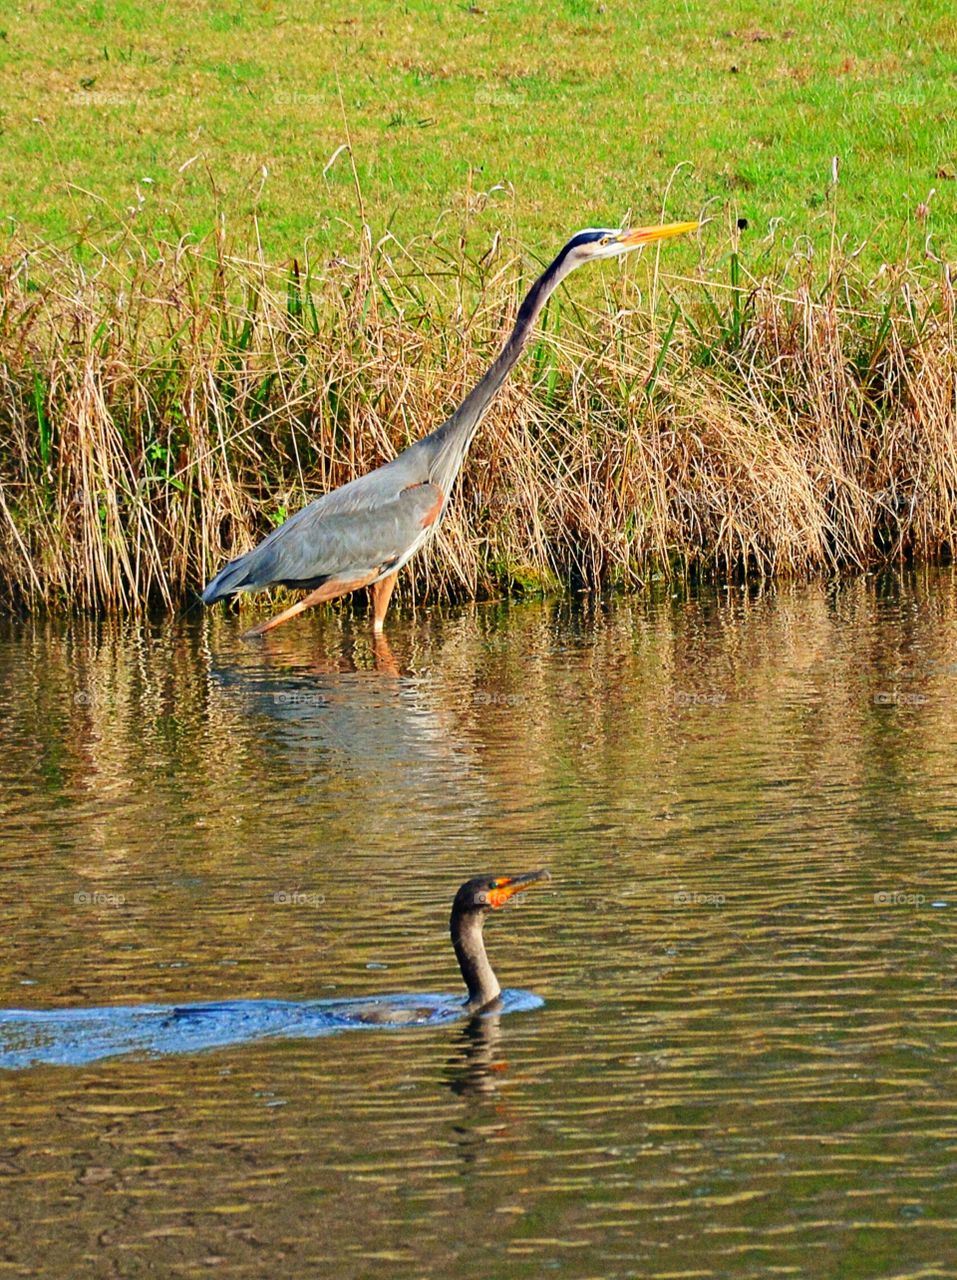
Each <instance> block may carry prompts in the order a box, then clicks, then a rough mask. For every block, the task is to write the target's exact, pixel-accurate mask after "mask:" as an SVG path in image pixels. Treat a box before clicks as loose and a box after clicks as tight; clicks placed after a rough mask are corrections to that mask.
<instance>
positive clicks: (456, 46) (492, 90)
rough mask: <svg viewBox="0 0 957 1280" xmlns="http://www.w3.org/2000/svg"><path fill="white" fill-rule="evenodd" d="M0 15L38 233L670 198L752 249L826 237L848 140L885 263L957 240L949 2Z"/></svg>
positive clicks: (102, 8) (845, 227) (29, 207)
mask: <svg viewBox="0 0 957 1280" xmlns="http://www.w3.org/2000/svg"><path fill="white" fill-rule="evenodd" d="M0 29H2V33H3V34H2V38H0V84H2V88H0V129H2V145H0V187H2V190H3V192H4V198H3V213H4V214H5V216H6V218H7V226H8V228H10V229H11V230H16V232H17V238H18V240H19V241H21V242H22V241H24V240H26V241H30V240H31V239H36V238H50V237H52V238H61V239H62V240H64V241H68V240H69V239H70V238H71V237H72V236H73V235H74V234H75V232H76V229H77V228H79V227H83V226H84V225H87V224H89V225H91V226H93V227H99V226H102V227H104V228H106V227H108V226H109V225H111V224H112V223H114V222H115V220H116V217H117V216H118V215H120V216H126V212H127V210H129V209H130V208H136V207H139V208H140V210H141V212H140V213H139V214H138V217H139V218H140V219H141V220H142V221H143V222H148V223H149V224H150V225H151V226H153V227H154V228H155V229H158V230H160V231H161V232H164V231H169V230H172V231H175V232H187V231H188V232H192V233H196V234H202V233H204V232H206V231H208V230H209V229H210V227H211V225H212V223H213V220H214V218H215V216H216V214H217V212H218V211H219V210H223V211H225V214H226V218H227V221H229V222H234V223H240V224H241V223H246V222H248V220H249V215H250V213H251V212H256V213H257V214H258V222H259V229H260V235H261V237H262V243H263V249H264V251H265V253H266V256H267V257H269V258H272V259H273V260H280V259H283V258H286V257H289V256H291V255H293V254H300V255H301V254H302V249H303V244H304V243H305V242H306V241H307V240H311V241H313V242H314V243H315V244H316V245H317V246H318V247H319V249H320V250H322V251H325V252H328V251H330V250H331V249H332V247H333V246H334V245H336V244H337V243H338V241H339V240H340V238H341V237H342V228H341V223H340V221H339V220H340V219H344V220H346V221H348V222H349V223H350V224H351V225H355V223H356V222H357V221H359V220H360V218H361V217H362V216H364V217H365V219H366V220H367V221H368V222H369V224H370V225H371V227H372V231H373V235H374V236H375V237H378V236H380V235H381V234H383V233H384V232H385V231H386V229H392V230H393V231H394V232H395V233H396V234H397V236H398V237H399V238H400V239H401V240H403V241H405V240H408V239H409V238H411V237H414V236H420V235H422V234H427V233H429V232H430V231H431V230H432V228H433V226H434V224H435V221H436V219H437V218H439V217H440V216H441V215H442V213H443V211H445V210H448V209H452V210H453V212H454V215H455V217H456V219H457V220H463V218H464V220H465V221H466V222H470V223H471V225H472V226H475V225H476V223H477V224H478V229H483V228H486V227H487V228H488V230H489V232H491V229H492V228H497V227H500V226H502V225H506V226H507V227H508V229H509V230H510V231H512V232H513V233H514V234H515V236H516V237H517V238H518V239H519V240H521V241H522V242H524V243H526V244H529V245H540V246H541V248H542V253H543V254H548V253H549V252H550V251H551V250H553V249H554V248H555V247H556V246H557V245H558V243H559V242H561V241H562V240H563V239H564V238H565V236H566V234H567V233H568V232H569V231H572V230H574V229H576V228H577V227H578V226H581V225H594V224H618V223H620V222H622V221H624V220H625V219H627V218H631V219H635V220H647V219H655V218H657V217H658V215H659V213H660V212H661V211H662V208H663V207H664V208H665V209H666V214H667V216H669V217H681V218H684V217H688V216H694V215H696V214H697V213H698V212H699V211H700V210H702V209H703V208H707V209H708V210H709V211H710V212H711V213H712V214H715V215H719V216H721V217H722V220H723V219H725V218H727V217H728V216H731V217H735V218H737V217H742V218H747V219H748V222H749V230H748V231H747V233H746V239H747V240H750V242H751V246H752V247H751V248H750V249H749V250H748V251H749V252H750V253H751V255H752V258H753V257H754V256H755V255H757V254H759V253H760V250H761V248H762V247H765V242H766V238H767V237H768V236H769V235H772V234H773V235H774V237H775V238H776V241H777V243H778V245H779V246H780V248H781V249H782V250H783V251H784V252H788V251H790V250H791V249H792V248H793V246H794V244H795V242H799V241H801V239H802V238H803V237H808V238H809V243H810V244H812V245H817V246H820V247H823V246H824V245H825V243H826V241H827V240H828V238H829V236H830V234H831V220H830V215H829V198H830V195H832V194H833V193H832V192H829V186H830V182H831V170H832V157H833V156H835V155H837V156H839V157H840V160H841V167H840V187H839V192H838V201H839V209H840V222H839V226H840V233H841V234H842V235H843V236H846V237H847V239H848V244H849V245H850V246H851V247H852V248H856V247H857V246H858V245H859V244H861V243H862V242H865V241H866V242H867V247H866V248H865V249H864V251H863V260H865V261H873V262H874V263H875V264H876V263H878V262H879V261H880V260H882V259H888V260H899V259H901V258H904V257H913V256H915V255H917V254H919V253H920V252H922V249H923V245H924V240H925V237H926V235H927V234H928V233H930V234H931V235H932V237H933V239H932V242H931V243H932V247H933V249H934V251H935V252H937V253H939V254H941V255H942V256H943V257H945V258H948V257H952V256H954V254H955V253H957V229H955V228H957V222H955V211H957V210H955V194H957V180H955V179H957V122H955V113H954V112H953V101H954V92H955V84H957V16H955V14H954V9H953V5H952V3H951V0H921V3H919V4H918V3H916V2H915V0H910V2H909V3H898V4H894V5H889V6H883V5H877V4H862V3H855V4H853V5H852V4H845V3H837V4H828V5H825V4H821V3H809V2H807V0H800V2H792V3H790V4H787V3H786V4H769V3H750V4H749V3H742V2H741V0H721V2H720V3H719V2H718V0H704V2H702V0H695V2H694V3H692V2H691V0H678V3H674V4H669V5H652V4H621V3H610V2H605V3H595V2H594V0H564V2H563V3H561V2H559V3H556V2H555V0H550V2H549V3H545V2H544V0H542V2H534V0H509V3H508V4H505V3H504V2H503V0H477V3H476V4H473V5H471V6H470V5H469V4H464V3H463V4H451V5H450V4H443V5H437V4H427V3H424V2H423V0H413V2H411V3H406V4H401V3H394V2H393V0H369V2H366V3H363V4H362V5H361V6H358V7H351V6H343V5H341V4H326V3H316V2H315V0H299V3H296V4H289V5H286V4H280V3H275V2H273V0H260V2H259V3H238V2H236V0H234V2H233V3H226V4H223V3H221V2H217V3H212V2H211V3H201V2H192V3H185V2H183V0H180V2H178V3H170V4H164V5H149V4H145V3H142V4H140V3H130V2H126V3H124V2H119V0H93V2H92V3H83V2H82V0H81V3H79V4H77V5H76V6H64V5H60V4H55V3H52V2H51V0H47V2H46V3H44V2H43V0H38V2H37V3H30V4H27V3H25V2H21V3H10V2H9V0H5V2H4V3H3V4H2V5H0ZM340 85H341V99H342V102H341V105H340V94H339V86H340ZM347 128H348V131H349V135H350V136H351V139H352V143H353V148H354V155H355V161H356V167H357V171H358V178H359V186H360V188H361V191H362V200H363V209H362V211H361V213H360V210H359V209H358V208H357V196H356V190H355V183H354V179H353V174H352V172H351V169H350V166H349V163H348V158H347V157H346V156H345V155H342V156H340V158H339V160H338V161H337V162H336V163H335V164H334V165H333V166H332V167H331V168H330V169H329V170H328V171H327V172H326V173H325V176H324V172H323V171H324V167H325V166H326V164H327V162H328V160H329V158H330V157H331V156H332V154H333V152H334V151H335V150H336V148H337V147H339V146H340V145H341V144H342V143H343V141H344V140H345V138H346V129H347ZM190 161H192V163H191V164H189V163H188V162H190ZM184 165H188V167H186V168H185V169H184V168H183V166H184ZM679 166H680V168H679ZM146 179H149V181H146ZM931 189H936V193H935V195H934V197H933V198H932V199H931V200H930V201H929V209H928V211H927V213H926V216H925V215H924V211H922V210H920V209H919V206H920V205H921V203H922V202H923V203H927V200H928V195H929V192H930V191H931ZM486 192H491V193H492V194H491V195H489V196H488V197H487V198H486V197H485V196H484V195H483V194H482V193H486ZM174 209H175V211H176V213H175V225H172V219H173V214H172V212H171V211H172V210H174ZM164 224H171V225H168V226H167V225H164ZM346 239H347V240H350V241H351V238H350V237H346ZM746 247H747V246H746ZM678 252H679V254H680V253H681V252H682V251H678ZM683 252H685V253H690V250H684V251H683ZM677 260H681V261H684V262H687V261H688V260H689V259H688V258H687V257H686V258H684V259H680V258H679V259H677Z"/></svg>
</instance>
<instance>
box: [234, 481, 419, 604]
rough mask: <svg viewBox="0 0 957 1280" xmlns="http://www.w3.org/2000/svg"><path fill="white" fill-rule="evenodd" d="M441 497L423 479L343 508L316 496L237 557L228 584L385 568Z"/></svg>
mask: <svg viewBox="0 0 957 1280" xmlns="http://www.w3.org/2000/svg"><path fill="white" fill-rule="evenodd" d="M342 492H343V491H342V490H339V491H337V493H336V495H335V496H336V497H337V498H338V497H340V495H341V494H342ZM331 496H332V495H330V497H331ZM358 497H359V495H358V494H356V495H354V498H356V499H357V498H358ZM442 502H443V495H442V493H441V491H440V490H439V489H438V487H437V486H436V485H434V484H428V483H426V484H415V485H410V486H409V487H407V488H405V489H402V490H400V491H399V493H398V494H396V495H394V496H393V497H391V498H386V499H385V500H384V501H378V502H373V503H367V504H362V503H361V502H359V501H354V503H349V504H348V506H347V507H346V509H342V508H343V505H345V504H340V503H336V504H334V505H333V504H328V503H327V502H326V501H325V500H324V499H322V498H320V499H319V500H318V501H317V502H314V503H311V504H310V505H309V506H308V507H305V508H304V509H303V510H302V511H300V512H298V513H297V514H296V515H295V516H293V517H292V519H291V520H287V521H286V523H285V524H284V525H282V526H280V528H278V529H276V530H275V532H273V533H271V534H270V535H269V537H268V538H266V540H265V541H264V542H262V543H260V545H259V546H258V547H256V548H254V549H253V550H252V551H250V552H249V553H248V555H246V556H244V557H243V561H244V562H245V563H244V564H243V570H244V572H243V573H242V581H241V582H240V581H238V580H235V581H234V584H233V590H242V589H247V590H248V589H250V588H253V589H255V588H256V587H264V586H268V585H269V584H270V583H278V582H283V583H287V584H289V585H294V584H300V583H301V584H306V583H312V582H315V581H317V580H321V579H326V578H339V577H358V576H364V575H366V574H368V573H369V572H370V571H371V570H379V569H383V568H388V567H390V566H391V565H393V564H396V563H398V562H400V561H402V560H403V559H404V558H406V557H407V556H408V554H409V552H410V550H411V549H413V548H414V547H416V546H418V544H419V543H420V542H421V541H422V540H423V538H424V537H425V535H426V533H427V532H428V529H429V528H430V526H431V525H432V524H433V523H434V521H435V520H436V519H437V518H438V516H439V514H440V512H441V509H442ZM349 506H351V507H352V509H351V510H350V509H348V507H349ZM330 507H331V508H332V509H330ZM237 567H238V562H237Z"/></svg>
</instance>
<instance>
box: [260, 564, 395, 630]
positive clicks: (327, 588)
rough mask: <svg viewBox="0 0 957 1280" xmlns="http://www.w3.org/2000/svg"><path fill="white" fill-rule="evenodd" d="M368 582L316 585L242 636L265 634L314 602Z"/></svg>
mask: <svg viewBox="0 0 957 1280" xmlns="http://www.w3.org/2000/svg"><path fill="white" fill-rule="evenodd" d="M371 576H372V575H370V577H371ZM368 582H369V578H358V579H356V580H355V581H354V582H341V581H340V582H324V583H323V584H322V586H321V587H317V588H316V590H315V591H310V592H309V594H308V595H307V596H303V598H302V599H301V600H297V601H296V603H295V604H293V605H290V606H289V608H288V609H284V610H283V611H282V613H277V614H276V616H275V617H274V618H267V619H266V621H265V622H257V624H256V625H255V626H254V627H250V628H249V630H248V631H244V632H243V637H242V638H243V639H244V640H249V639H251V638H252V637H254V636H262V635H265V634H266V632H267V631H272V629H273V627H278V626H280V625H281V624H282V623H283V622H288V621H289V619H290V618H295V617H296V615H297V614H300V613H302V611H303V609H308V608H309V607H310V606H311V605H314V604H322V602H323V601H324V600H336V599H338V597H339V596H345V595H348V594H349V592H350V591H358V589H359V588H360V587H364V586H367V585H368Z"/></svg>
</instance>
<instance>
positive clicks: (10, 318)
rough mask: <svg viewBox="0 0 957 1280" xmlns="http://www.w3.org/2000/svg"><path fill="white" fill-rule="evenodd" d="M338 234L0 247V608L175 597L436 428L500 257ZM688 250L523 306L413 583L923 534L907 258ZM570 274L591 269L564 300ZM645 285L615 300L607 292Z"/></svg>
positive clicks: (466, 365)
mask: <svg viewBox="0 0 957 1280" xmlns="http://www.w3.org/2000/svg"><path fill="white" fill-rule="evenodd" d="M711 239H712V243H713V242H714V241H717V240H718V236H717V235H714V236H712V238H711ZM727 249H728V246H727V245H726V244H722V245H720V246H719V247H718V248H717V249H715V253H721V254H725V251H726V250H727ZM676 252H678V253H679V256H678V257H677V258H672V259H670V261H675V262H677V261H680V260H681V259H680V252H679V251H677V250H676ZM86 256H87V258H90V254H89V253H88V254H87V255H86ZM348 257H349V262H346V261H345V260H342V259H340V260H336V261H335V262H332V263H329V264H328V265H325V266H324V267H323V268H322V269H321V270H319V269H307V268H300V267H298V266H297V265H295V264H294V265H293V266H292V267H291V268H285V269H283V270H282V271H279V270H273V269H270V268H269V267H267V265H266V264H265V263H263V262H262V261H261V260H256V259H255V258H254V259H253V260H249V259H246V258H243V257H240V256H238V255H237V254H234V253H231V252H230V250H229V248H228V246H227V245H226V244H225V243H224V242H223V240H222V239H217V240H216V241H215V243H214V244H212V245H211V246H210V245H202V246H198V247H196V246H190V245H187V244H185V243H180V244H178V245H170V244H166V243H161V242H159V241H157V242H156V243H148V242H147V239H144V238H143V236H142V234H141V235H140V237H139V238H137V237H136V236H134V234H133V233H132V231H129V232H128V233H127V236H126V238H125V239H122V240H121V241H120V242H117V243H114V244H112V245H111V246H110V249H109V255H108V256H107V257H100V256H99V255H94V256H93V258H92V260H84V262H83V263H82V265H81V263H80V261H78V260H77V258H76V257H75V256H73V255H71V254H66V253H64V254H57V253H56V252H55V251H53V250H51V249H49V248H42V249H29V248H23V247H22V246H8V248H7V251H6V253H5V256H4V258H3V260H2V262H0V271H2V278H3V299H4V306H3V309H2V312H0V441H2V442H0V576H2V581H3V584H4V590H5V595H6V597H7V599H8V600H9V601H12V600H16V601H20V602H22V603H26V604H27V605H30V606H35V605H38V604H40V603H46V604H57V603H62V602H63V601H72V602H76V603H79V604H82V605H94V604H100V605H106V606H120V605H138V604H142V603H144V602H146V601H147V600H153V601H166V602H171V601H174V600H177V599H181V598H183V597H184V596H185V595H186V594H187V593H188V592H189V590H190V589H192V588H194V587H195V586H197V585H198V584H200V583H201V582H202V581H203V580H204V578H205V577H206V576H207V575H208V574H209V573H210V572H211V571H212V570H213V569H214V568H215V567H217V566H219V565H220V564H222V562H223V561H224V560H225V559H226V558H227V557H229V556H230V555H232V554H234V553H237V552H239V551H241V550H243V549H245V548H247V547H248V546H249V545H250V544H251V543H252V542H253V541H254V540H255V539H257V538H259V537H260V536H262V535H263V534H264V533H265V532H266V531H267V530H268V529H269V528H270V527H271V525H272V524H273V523H274V522H277V521H279V520H281V519H282V518H284V516H285V515H286V514H287V513H289V512H291V511H292V510H294V509H296V508H297V507H298V506H300V505H301V504H302V503H303V502H304V501H305V499H306V498H307V497H310V496H313V495H315V494H316V493H318V492H322V491H324V490H326V489H328V488H330V487H332V486H335V485H338V484H341V483H343V482H344V481H346V480H348V479H350V478H351V477H353V476H354V475H356V474H357V473H360V472H363V471H365V470H367V469H369V468H371V467H374V466H376V465H377V464H379V463H380V462H382V461H383V460H385V459H387V458H389V457H391V456H392V455H393V454H394V453H395V452H396V450H398V449H400V448H402V447H403V446H404V445H406V444H407V443H408V442H409V441H410V440H412V439H414V438H416V437H417V436H419V435H421V434H422V433H423V432H425V431H426V430H428V429H430V428H432V427H434V426H436V425H437V424H438V423H439V422H440V421H441V420H442V418H443V417H444V416H445V414H446V413H447V412H448V411H449V410H450V409H451V408H452V407H453V406H454V405H455V404H456V403H457V402H458V401H459V399H460V398H461V396H462V394H463V393H464V391H465V390H466V389H467V388H468V387H469V386H470V385H471V384H472V383H473V382H474V381H475V379H476V378H477V377H478V376H479V374H480V372H481V371H482V369H483V368H484V366H485V364H486V363H487V361H488V360H489V358H490V357H491V355H492V354H493V353H494V351H495V349H496V347H497V344H498V342H499V341H500V340H501V338H502V336H503V334H504V332H505V330H506V328H507V326H508V324H509V322H510V320H511V319H512V317H513V315H514V310H515V305H516V301H517V300H518V298H519V297H520V294H521V288H522V284H520V283H519V280H520V277H521V278H522V279H523V281H524V284H527V283H528V279H529V273H528V272H525V273H524V276H523V275H522V269H521V267H520V265H519V261H518V259H517V258H515V257H508V256H501V253H500V252H498V253H495V254H492V256H491V257H490V258H489V257H486V258H483V259H481V260H473V259H471V258H469V257H467V256H466V255H465V254H464V253H463V252H462V251H461V250H460V249H459V248H458V247H457V246H456V247H450V243H449V242H434V241H429V242H427V243H426V244H425V245H418V246H412V247H409V248H407V249H404V250H402V251H399V250H398V249H397V248H396V246H395V245H394V244H391V245H390V244H388V243H387V244H383V245H382V246H379V247H377V248H372V247H370V245H369V244H368V242H367V240H366V239H365V238H362V239H360V240H359V241H358V242H357V243H355V244H350V245H349V254H348ZM663 261H666V262H667V261H669V259H667V258H665V259H663ZM727 261H730V263H731V269H730V273H729V271H728V268H727V266H726V265H725V264H726V262H727ZM720 263H721V265H720V266H718V265H714V264H705V263H703V264H702V265H701V267H700V269H699V272H698V275H697V276H696V278H695V279H694V280H691V279H685V280H682V279H678V278H677V277H675V278H669V277H667V276H663V275H662V276H658V275H652V276H651V277H650V278H649V273H648V271H647V269H646V267H645V266H644V265H639V266H637V267H635V266H629V268H628V271H629V273H630V274H628V275H626V276H625V277H624V278H623V280H624V282H621V281H620V280H619V278H618V277H617V276H615V275H613V274H611V273H608V272H606V273H604V274H602V273H600V272H599V273H594V274H592V276H591V279H590V282H589V281H586V279H585V273H581V275H580V277H576V278H575V280H574V282H573V287H572V286H569V288H570V292H569V293H568V294H567V295H566V296H565V297H564V298H562V299H560V300H556V301H553V303H552V306H551V308H550V312H549V315H548V316H547V317H546V321H545V324H544V326H543V329H542V332H541V334H540V336H539V337H538V338H536V339H535V340H533V342H532V344H531V349H530V351H529V353H528V357H527V358H526V360H525V361H524V362H523V364H522V365H521V367H520V369H519V371H518V373H517V375H516V377H515V380H514V382H513V383H512V384H511V386H510V387H509V388H507V389H506V390H505V392H504V393H503V395H502V397H501V399H500V401H499V402H498V404H497V406H496V407H495V408H494V410H493V411H492V413H491V414H490V415H489V418H488V421H487V424H486V426H485V428H484V430H483V432H482V433H481V434H480V436H479V438H478V441H477V443H476V447H475V451H474V454H473V457H472V459H471V460H470V462H469V464H468V465H467V467H466V473H465V477H464V483H463V486H462V493H461V495H460V499H459V500H458V501H457V502H456V503H455V505H454V508H453V511H452V513H451V517H450V519H449V521H448V523H447V525H446V526H445V528H444V530H443V531H442V533H441V535H440V539H441V554H439V555H436V556H434V557H421V558H419V559H418V560H417V561H416V563H415V566H414V569H413V571H412V572H411V573H410V575H409V577H408V582H409V583H411V584H413V587H414V589H418V590H422V589H424V588H430V589H431V590H432V591H433V592H434V593H436V594H438V595H439V596H459V597H462V596H472V595H481V594H482V593H489V592H501V591H503V590H508V589H513V588H516V587H518V588H525V589H528V588H530V587H531V588H536V587H539V586H541V585H542V584H547V583H550V582H554V581H555V579H556V578H559V579H566V580H572V581H577V582H582V583H586V584H590V585H594V584H598V583H612V582H620V583H628V584H635V583H637V582H639V581H641V580H642V579H643V578H644V577H645V576H646V575H648V574H649V573H651V572H660V573H664V574H666V575H667V574H671V573H683V572H686V571H687V570H689V569H692V570H699V569H700V570H706V571H707V570H710V569H713V568H717V569H718V570H719V571H720V570H726V569H729V568H733V569H741V568H748V569H750V570H752V571H755V570H756V571H758V572H761V573H767V572H773V571H803V570H807V569H819V568H828V567H830V566H833V565H851V566H854V565H862V564H867V563H873V562H875V561H876V560H878V559H880V558H882V557H885V556H890V557H892V558H893V557H897V556H899V555H915V556H937V555H941V554H945V553H947V552H948V551H949V549H950V547H951V546H952V543H953V534H954V521H955V516H954V495H955V492H957V450H955V446H954V440H955V409H954V343H953V309H954V307H953V289H952V286H951V284H950V282H949V280H948V279H946V278H944V279H938V278H936V276H935V275H934V270H935V269H932V268H930V267H928V268H922V269H921V270H920V271H919V272H913V273H908V272H907V271H905V270H904V269H903V268H902V269H900V270H895V271H891V272H886V271H885V272H884V273H883V274H882V275H880V276H879V277H878V278H876V279H874V280H870V281H867V280H863V279H860V278H858V276H857V274H856V273H855V268H854V266H853V264H848V263H846V262H844V261H843V260H838V259H837V258H835V260H834V261H833V262H832V263H830V264H828V273H827V279H826V283H825V284H824V285H823V286H820V287H818V286H815V284H814V280H820V278H821V271H820V269H818V268H815V272H814V275H813V277H812V274H811V273H810V268H806V267H802V266H801V265H800V264H799V263H798V262H796V261H794V260H791V261H782V262H779V263H778V264H777V265H776V266H774V267H773V268H768V273H767V274H765V275H764V277H763V278H758V277H757V275H755V276H750V275H749V274H748V273H747V271H746V269H745V267H744V266H743V264H742V260H741V258H740V257H739V255H738V254H737V252H736V251H733V246H732V252H731V253H730V259H728V258H727V257H722V258H721V259H720ZM601 282H604V284H605V286H606V287H608V288H609V289H610V292H609V293H608V295H607V296H606V299H605V301H604V302H603V303H602V304H601V305H599V306H598V307H594V308H591V309H590V308H589V307H588V306H587V305H586V300H587V299H588V298H595V297H596V296H597V293H598V290H599V288H600V286H601ZM646 282H647V283H649V284H650V288H649V290H648V292H647V294H645V293H643V292H640V291H639V289H638V288H636V287H635V286H636V284H640V285H641V286H643V285H644V284H645V283H646ZM649 300H651V301H649ZM407 589H408V588H407Z"/></svg>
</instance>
